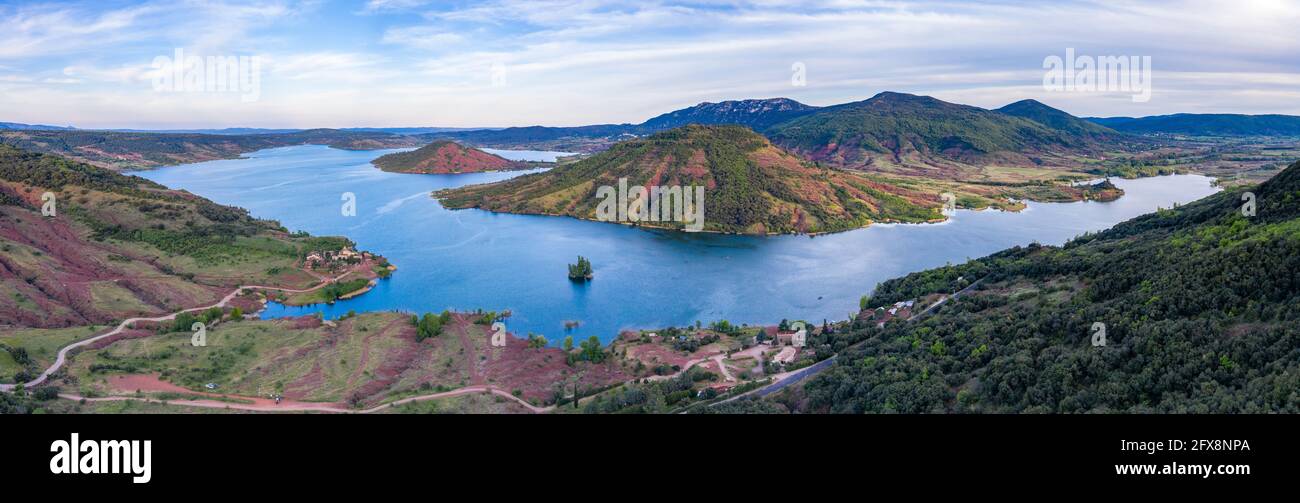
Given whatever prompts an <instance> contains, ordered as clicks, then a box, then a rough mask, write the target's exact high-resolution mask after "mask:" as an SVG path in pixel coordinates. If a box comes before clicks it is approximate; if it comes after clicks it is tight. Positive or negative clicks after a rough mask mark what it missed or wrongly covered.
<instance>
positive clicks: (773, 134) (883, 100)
mask: <svg viewBox="0 0 1300 503" xmlns="http://www.w3.org/2000/svg"><path fill="white" fill-rule="evenodd" d="M1009 107H1010V111H1011V112H1015V113H1017V114H1024V116H1023V117H1022V116H1019V115H1015V114H1011V113H1003V112H1000V111H994V110H986V109H983V108H979V107H973V106H969V105H958V104H954V103H948V102H946V101H942V100H938V99H935V98H931V97H929V96H917V95H912V94H904V93H894V92H883V93H880V94H877V95H876V96H874V97H872V98H870V99H867V100H864V101H858V102H853V103H846V104H843V105H835V106H831V107H825V108H821V109H818V110H816V111H815V112H812V113H809V114H806V115H803V116H801V117H798V118H795V119H791V120H788V121H785V122H781V123H778V124H775V125H773V126H772V127H770V128H768V129H766V130H765V131H764V133H765V134H767V136H768V137H770V138H771V139H772V141H773V142H774V143H776V144H777V145H780V146H782V147H784V148H786V149H788V150H790V151H792V152H795V153H797V154H800V155H803V156H805V157H807V158H809V159H812V160H815V161H819V162H826V163H829V164H832V165H836V166H844V167H868V166H875V165H879V164H892V165H925V164H935V163H944V162H952V161H956V162H962V163H984V162H997V163H1003V164H1024V165H1029V164H1038V163H1039V161H1038V160H1037V159H1036V157H1039V156H1044V155H1064V154H1080V153H1082V154H1089V153H1095V152H1097V151H1099V150H1100V148H1099V145H1098V140H1099V139H1100V138H1101V137H1102V136H1104V135H1105V132H1104V131H1098V132H1089V131H1085V129H1087V128H1086V127H1084V126H1080V125H1079V124H1077V123H1076V122H1074V121H1076V120H1077V119H1075V118H1074V117H1072V116H1070V115H1069V114H1066V113H1064V112H1061V111H1059V110H1056V109H1053V108H1051V107H1048V106H1046V105H1043V104H1041V103H1038V102H1036V101H1032V100H1027V101H1024V102H1020V103H1017V104H1013V105H1009ZM1040 121H1043V122H1040ZM1049 121H1050V122H1057V123H1063V124H1069V125H1071V126H1072V128H1071V129H1060V128H1056V127H1054V126H1052V125H1050V124H1049V123H1048V122H1049Z"/></svg>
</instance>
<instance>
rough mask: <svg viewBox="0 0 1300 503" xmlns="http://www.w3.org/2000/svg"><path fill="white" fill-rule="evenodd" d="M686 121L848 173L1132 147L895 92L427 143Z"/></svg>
mask: <svg viewBox="0 0 1300 503" xmlns="http://www.w3.org/2000/svg"><path fill="white" fill-rule="evenodd" d="M686 124H699V125H723V124H735V125H742V126H747V127H749V128H751V129H753V130H755V131H757V132H759V133H761V134H764V135H766V136H767V137H769V138H770V139H771V140H772V141H773V143H775V144H776V145H778V146H780V147H782V148H785V149H787V150H790V151H791V152H794V153H796V154H799V155H801V156H805V157H807V158H809V159H812V160H814V161H817V162H824V163H828V164H831V165H835V166H842V167H868V166H872V167H879V166H882V165H893V166H899V165H934V164H944V163H954V162H956V163H983V162H999V163H1006V164H1020V165H1038V164H1042V163H1045V162H1047V163H1051V162H1056V163H1070V162H1072V160H1073V159H1075V158H1078V157H1081V156H1082V157H1095V156H1096V155H1097V154H1099V153H1100V152H1103V151H1105V150H1107V149H1114V148H1115V147H1117V146H1119V147H1121V149H1122V147H1123V144H1124V143H1125V142H1130V141H1133V140H1134V138H1131V137H1129V136H1128V135H1124V134H1122V133H1120V132H1118V131H1114V130H1112V129H1110V128H1107V127H1105V126H1102V125H1098V124H1095V123H1092V122H1088V121H1085V120H1082V119H1079V118H1078V117H1074V116H1072V115H1070V114H1068V113H1066V112H1063V111H1061V110H1058V109H1055V108H1052V107H1049V106H1047V105H1044V104H1042V103H1039V102H1037V101H1034V100H1024V101H1020V102H1017V103H1013V104H1010V105H1007V106H1005V107H1003V108H1000V109H998V110H986V109H983V108H978V107H973V106H967V105H958V104H954V103H948V102H945V101H941V100H938V99H935V98H931V97H928V96H916V95H911V94H905V93H895V92H883V93H880V94H877V95H876V96H874V97H872V98H870V99H867V100H863V101H858V102H853V103H845V104H841V105H834V106H828V107H816V106H811V105H806V104H803V103H800V102H798V101H795V100H792V99H788V98H771V99H751V100H737V101H723V102H720V103H708V102H706V103H701V104H699V105H695V106H692V107H688V108H684V109H681V110H676V111H673V112H669V113H666V114H662V115H659V116H656V117H654V118H651V119H649V120H647V121H645V122H643V123H640V124H601V125H593V126H579V127H545V126H531V127H514V128H504V129H498V130H479V131H463V132H444V133H431V134H428V135H424V136H425V137H427V138H448V139H456V140H458V141H463V142H466V143H468V144H471V145H477V146H484V147H495V148H539V149H561V150H562V149H565V148H569V149H573V150H580V151H588V152H590V151H598V150H602V149H604V148H608V146H609V145H611V144H613V143H615V142H617V141H622V140H626V139H628V138H634V137H641V136H645V135H649V134H654V133H657V132H660V131H665V130H668V129H671V128H675V127H679V126H682V125H686Z"/></svg>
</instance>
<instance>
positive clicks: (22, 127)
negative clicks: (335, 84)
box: [0, 122, 500, 135]
mask: <svg viewBox="0 0 1300 503" xmlns="http://www.w3.org/2000/svg"><path fill="white" fill-rule="evenodd" d="M6 129H7V130H13V131H101V132H112V133H172V134H226V135H242V134H284V133H300V132H303V131H309V130H311V128H306V129H304V128H255V127H229V128H220V129H131V128H113V129H94V128H91V129H81V128H76V127H72V126H46V125H42V124H20V123H17V122H0V131H3V130H6ZM317 129H320V128H317ZM480 129H500V128H458V127H349V128H337V129H336V131H348V132H356V133H390V134H401V135H415V134H429V133H443V132H449V131H476V130H480Z"/></svg>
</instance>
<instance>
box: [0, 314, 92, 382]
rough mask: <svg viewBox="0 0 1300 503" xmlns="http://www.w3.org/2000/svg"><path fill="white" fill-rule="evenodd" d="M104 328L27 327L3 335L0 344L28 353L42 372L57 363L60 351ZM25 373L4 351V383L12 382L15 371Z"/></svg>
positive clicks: (0, 375)
mask: <svg viewBox="0 0 1300 503" xmlns="http://www.w3.org/2000/svg"><path fill="white" fill-rule="evenodd" d="M103 328H104V327H102V326H89V327H73V328H24V329H18V330H10V331H6V332H4V333H0V344H5V345H8V346H11V347H15V348H23V349H26V350H27V355H28V356H29V357H31V359H32V361H33V362H35V365H34V367H35V369H36V370H37V371H38V372H39V371H40V370H42V369H45V368H47V367H49V366H50V364H52V363H54V359H55V357H57V355H58V353H59V349H60V348H62V347H63V346H67V345H68V344H72V343H73V342H76V341H79V340H82V339H86V338H89V337H91V336H93V335H95V333H97V332H99V331H100V330H102V329H103ZM19 370H22V369H21V368H20V367H19V366H18V364H17V363H16V362H14V361H13V358H11V357H10V356H9V354H8V353H5V352H0V383H12V382H13V377H14V372H17V371H19Z"/></svg>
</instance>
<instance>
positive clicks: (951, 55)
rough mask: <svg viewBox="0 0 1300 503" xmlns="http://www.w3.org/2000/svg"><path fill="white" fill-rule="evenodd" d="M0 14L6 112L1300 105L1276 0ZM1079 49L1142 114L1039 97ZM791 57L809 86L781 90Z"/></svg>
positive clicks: (601, 113) (208, 116)
mask: <svg viewBox="0 0 1300 503" xmlns="http://www.w3.org/2000/svg"><path fill="white" fill-rule="evenodd" d="M6 9H7V10H6ZM0 14H3V15H2V16H0V65H3V66H7V67H8V68H0V83H3V85H7V86H22V89H23V90H24V91H23V92H24V93H25V94H24V95H23V99H21V100H18V99H13V98H8V99H9V100H10V101H12V103H4V102H3V100H4V99H5V98H0V109H4V110H17V111H18V112H17V113H19V114H22V115H24V116H26V115H41V114H46V115H48V114H62V113H66V115H56V116H53V117H50V118H48V119H45V120H44V121H45V122H74V123H85V124H95V125H118V126H126V125H130V124H124V123H123V122H122V121H126V120H141V121H151V122H154V123H168V124H172V125H174V126H177V127H181V126H207V125H212V126H217V125H241V124H250V125H252V124H256V125H267V126H351V125H385V124H408V125H409V124H424V125H440V126H499V125H526V124H554V125H562V124H582V123H597V122H639V121H641V120H644V119H645V118H647V117H649V116H652V115H655V114H658V113H661V112H664V111H667V110H669V109H673V108H677V107H681V106H688V105H691V104H695V103H698V102H700V101H718V100H724V99H739V98H749V97H772V96H787V97H791V98H795V99H799V100H802V101H806V102H809V103H813V104H831V103H838V102H844V101H849V100H857V99H863V98H866V97H869V96H871V95H872V94H874V93H876V92H879V91H882V90H897V91H904V92H917V93H925V94H932V95H935V96H937V97H940V98H942V99H948V100H952V101H958V102H963V103H969V104H973V105H978V106H987V107H995V106H1000V105H1002V104H1005V103H1007V102H1010V101H1015V100H1018V99H1023V98H1029V97H1033V98H1039V99H1043V100H1044V101H1046V102H1048V103H1052V104H1054V105H1057V106H1060V107H1062V108H1065V109H1066V110H1068V111H1070V112H1073V113H1077V114H1081V115H1143V114H1151V113H1171V112H1180V111H1184V112H1197V111H1237V112H1251V113H1262V112H1277V113H1300V102H1298V101H1297V100H1295V99H1294V96H1295V94H1296V93H1297V92H1300V60H1297V58H1295V54H1297V53H1300V30H1296V29H1294V27H1295V26H1297V25H1300V3H1297V2H1293V1H1285V0H1239V1H1235V2H1231V3H1226V2H1215V1H1210V0H1157V1H1136V0H1118V1H1109V2H1092V1H1066V2H1057V3H1052V4H1019V3H1012V2H1002V1H990V2H949V1H942V0H936V1H871V0H809V1H802V2H792V1H786V0H780V1H778V0H696V1H689V2H674V1H667V0H646V1H643V2H625V1H613V0H571V1H552V0H488V1H481V2H433V1H423V0H370V1H368V2H358V3H356V4H354V5H352V6H339V5H336V4H329V5H317V4H315V3H313V2H294V1H289V0H246V1H241V2H233V3H228V2H207V1H199V0H189V1H182V2H160V1H159V2H153V1H150V2H142V3H138V4H134V5H129V6H120V5H116V4H115V6H114V7H111V8H103V7H98V6H97V5H96V4H64V3H59V4H49V5H46V4H35V5H28V6H24V7H12V8H0ZM172 47H185V48H187V50H193V51H207V52H218V53H221V54H257V55H261V56H263V57H264V59H265V61H266V63H267V64H266V66H265V68H266V70H265V72H266V74H265V75H264V79H263V85H264V87H265V90H264V92H263V94H262V99H261V100H260V101H258V102H257V103H255V104H251V105H248V106H237V107H229V106H226V107H223V106H221V105H220V104H222V103H224V102H223V101H222V99H224V98H225V97H215V98H214V97H209V96H197V95H182V96H175V95H169V96H161V97H160V96H158V95H157V93H152V92H151V91H150V89H149V86H148V85H147V83H146V81H147V80H148V79H147V75H148V73H147V72H148V68H147V65H148V63H149V61H150V60H151V59H152V57H153V56H154V55H167V54H169V53H170V51H171V48H172ZM1067 47H1071V48H1075V49H1076V50H1077V51H1078V52H1079V53H1081V54H1092V55H1135V56H1151V57H1152V60H1153V66H1154V69H1155V77H1154V78H1155V81H1154V86H1153V87H1154V93H1153V96H1152V99H1151V101H1150V102H1147V103H1143V104H1135V103H1133V102H1132V101H1131V100H1130V99H1128V97H1127V96H1125V95H1121V94H1104V93H1093V94H1077V93H1070V94H1066V93H1051V92H1047V91H1044V90H1043V88H1042V86H1041V85H1040V83H1041V79H1042V67H1041V64H1042V61H1043V58H1044V57H1046V56H1049V55H1063V53H1064V51H1065V49H1066V48H1067ZM795 62H800V63H803V64H804V66H805V67H806V68H807V77H808V78H807V86H804V87H796V86H792V85H791V80H790V72H791V65H792V64H793V63H795ZM494 64H496V65H504V68H505V70H506V76H507V79H506V82H507V84H506V85H505V86H503V87H501V86H493V85H492V84H493V82H492V72H493V65H494ZM20 77H23V78H27V80H19V79H18V78H20ZM6 78H8V79H11V80H5V79H6ZM61 80H65V81H67V82H61ZM74 80H75V81H76V82H72V81H74ZM105 97H111V99H104V98H105ZM43 100H50V101H53V100H63V102H65V103H66V102H75V103H78V104H79V105H80V107H78V108H75V109H69V108H66V107H63V106H47V105H50V102H49V101H43ZM214 103H215V105H214ZM131 105H138V106H131ZM123 109H130V110H131V112H130V113H126V114H122V113H121V110H123ZM11 113H12V112H11ZM0 120H12V118H3V117H0ZM209 120H212V121H215V122H203V121H209ZM277 121H278V122H277Z"/></svg>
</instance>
